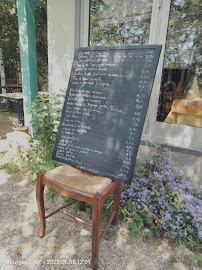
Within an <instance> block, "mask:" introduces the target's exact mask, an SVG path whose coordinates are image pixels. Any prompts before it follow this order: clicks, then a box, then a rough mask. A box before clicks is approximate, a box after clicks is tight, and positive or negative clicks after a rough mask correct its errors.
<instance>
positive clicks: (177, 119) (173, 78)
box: [157, 0, 202, 127]
mask: <svg viewBox="0 0 202 270" xmlns="http://www.w3.org/2000/svg"><path fill="white" fill-rule="evenodd" d="M201 10H202V3H201V1H200V0H173V1H171V10H170V17H169V24H168V33H167V41H166V49H165V59H164V70H163V74H162V84H161V91H160V97H159V107H158V114H157V120H158V121H164V122H167V123H175V124H182V125H190V126H197V127H202V73H201V71H202V68H201V60H202V56H201V52H202V43H201V38H202V33H201V23H202V17H201Z"/></svg>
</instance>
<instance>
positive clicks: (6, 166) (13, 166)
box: [0, 160, 20, 173]
mask: <svg viewBox="0 0 202 270" xmlns="http://www.w3.org/2000/svg"><path fill="white" fill-rule="evenodd" d="M0 169H1V170H5V171H6V172H7V173H16V172H19V171H20V166H19V165H18V163H17V162H15V161H14V160H10V161H9V162H5V163H2V164H0Z"/></svg>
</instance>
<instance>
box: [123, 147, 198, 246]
mask: <svg viewBox="0 0 202 270" xmlns="http://www.w3.org/2000/svg"><path fill="white" fill-rule="evenodd" d="M167 156H168V149H164V150H162V149H161V152H159V153H155V154H154V155H153V157H152V158H151V159H150V160H148V161H146V162H144V163H142V164H139V165H138V166H137V167H136V170H135V174H134V180H133V181H132V184H131V186H130V187H128V186H124V187H123V190H122V194H121V197H122V199H121V202H122V214H124V218H125V219H127V218H128V220H130V226H129V227H130V230H132V234H131V235H136V234H137V233H138V230H139V232H141V233H142V232H143V230H144V229H145V228H147V229H150V230H151V232H152V233H153V236H158V237H159V236H161V234H162V233H164V234H165V233H166V234H167V235H168V236H169V237H170V238H172V239H176V241H177V242H178V243H179V244H180V245H184V246H186V247H188V248H189V249H191V250H198V249H199V247H200V245H201V237H202V236H201V230H200V224H201V221H202V215H201V207H202V201H201V192H200V189H199V188H198V186H196V185H194V184H193V183H191V182H188V181H187V179H186V178H185V176H184V174H183V172H182V171H181V170H179V169H178V168H176V167H175V165H174V163H173V161H172V160H170V159H168V158H167ZM134 213H135V215H136V216H137V215H139V219H142V223H143V225H142V228H141V227H138V228H137V225H136V224H134V229H132V226H133V223H135V222H132V221H133V215H134ZM131 218H132V221H131ZM133 230H134V231H135V233H134V232H133ZM144 235H145V233H144Z"/></svg>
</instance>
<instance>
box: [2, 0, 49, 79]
mask: <svg viewBox="0 0 202 270" xmlns="http://www.w3.org/2000/svg"><path fill="white" fill-rule="evenodd" d="M42 2H43V4H46V2H47V1H46V0H43V1H42ZM34 12H35V28H36V48H37V67H38V68H37V70H38V73H39V74H38V75H39V76H41V77H43V78H45V76H46V75H47V65H48V52H47V11H46V9H43V8H41V7H40V6H38V5H35V6H34ZM0 15H1V20H0V40H1V44H0V48H1V49H2V58H3V64H4V67H5V71H6V76H7V77H10V76H14V77H15V74H16V72H19V71H20V49H19V34H18V14H17V5H16V1H10V0H4V1H1V3H0Z"/></svg>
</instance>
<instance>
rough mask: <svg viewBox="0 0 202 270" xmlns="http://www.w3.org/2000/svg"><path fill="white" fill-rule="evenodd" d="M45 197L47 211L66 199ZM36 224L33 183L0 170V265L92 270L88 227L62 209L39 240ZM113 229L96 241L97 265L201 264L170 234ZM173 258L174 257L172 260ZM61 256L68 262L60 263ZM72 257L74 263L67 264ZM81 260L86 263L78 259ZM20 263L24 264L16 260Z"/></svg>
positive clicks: (159, 268)
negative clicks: (149, 236) (145, 236)
mask: <svg viewBox="0 0 202 270" xmlns="http://www.w3.org/2000/svg"><path fill="white" fill-rule="evenodd" d="M7 116H8V117H9V118H8V119H6V118H5V113H4V117H2V113H0V124H1V126H0V127H1V133H0V136H2V137H4V136H5V134H6V132H9V131H12V125H13V124H12V116H10V115H7ZM10 117H11V118H10ZM14 119H16V117H14ZM2 123H3V125H2ZM5 123H7V124H5ZM2 127H3V129H2ZM7 130H8V131H7ZM7 147H8V146H7V143H6V140H1V141H0V152H1V151H4V150H7V149H8V148H7ZM45 201H46V205H45V206H46V210H47V213H49V212H50V211H52V210H54V209H55V208H56V207H58V206H60V205H62V204H63V203H64V202H63V198H62V197H61V196H59V195H56V196H55V197H54V198H52V199H50V198H49V199H48V198H46V199H45ZM72 211H76V210H72ZM81 217H83V218H85V219H88V216H87V214H86V213H84V212H81ZM38 227H39V216H38V210H37V204H36V199H35V185H34V184H29V183H28V182H27V180H26V179H25V177H24V175H23V174H22V173H20V172H19V173H15V174H7V173H6V172H4V171H0V269H2V270H13V269H22V270H39V269H40V270H66V269H67V270H74V269H78V270H85V269H86V270H87V269H92V267H91V266H90V264H88V262H89V261H90V260H91V229H89V228H88V227H86V226H84V225H82V224H80V223H78V222H75V221H73V220H71V219H70V218H69V217H66V216H64V215H63V214H62V213H57V214H56V215H54V216H52V217H50V218H49V219H48V220H47V228H46V236H45V237H44V238H43V239H40V238H39V236H38ZM115 229H116V234H115V235H114V236H113V237H112V238H111V239H110V240H106V239H104V240H103V241H102V242H101V244H100V253H99V270H177V269H178V270H188V269H193V270H198V269H199V268H198V266H196V265H195V264H194V263H192V265H191V266H187V265H186V264H184V263H183V258H184V256H185V255H187V256H191V257H193V254H192V252H190V251H189V250H187V249H184V248H182V247H180V246H179V245H177V244H175V243H173V242H171V241H169V240H168V239H159V240H156V239H153V240H151V241H144V240H142V238H141V237H139V236H138V237H136V238H135V239H134V240H132V241H131V240H130V239H129V238H128V235H127V225H126V224H125V223H122V222H121V221H120V220H119V222H118V225H117V226H115ZM172 257H175V258H176V259H177V261H178V262H177V263H175V264H173V263H171V258H172ZM51 259H54V260H60V263H61V264H58V265H56V264H52V263H54V261H51ZM65 260H66V262H69V264H66V265H64V264H62V262H64V261H65ZM71 260H75V262H76V263H75V264H70V263H71V262H72V261H71ZM84 260H86V262H87V264H86V265H82V264H79V263H78V262H83V261H84ZM23 262H24V264H23V265H14V263H15V264H20V263H23Z"/></svg>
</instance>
